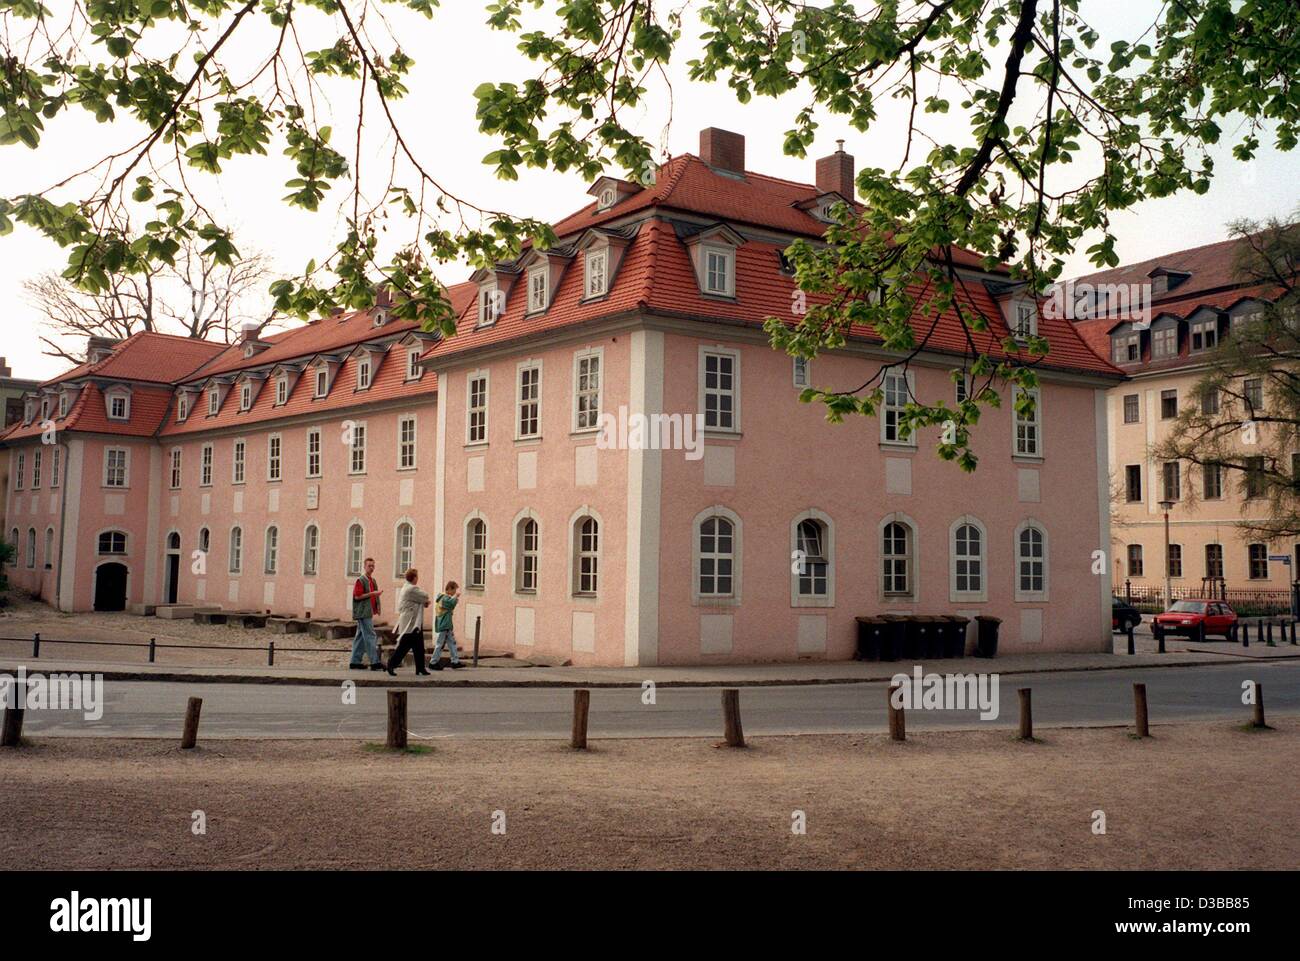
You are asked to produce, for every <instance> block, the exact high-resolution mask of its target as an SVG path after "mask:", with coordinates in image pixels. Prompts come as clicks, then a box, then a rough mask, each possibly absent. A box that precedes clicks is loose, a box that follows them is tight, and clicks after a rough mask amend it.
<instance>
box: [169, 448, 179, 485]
mask: <svg viewBox="0 0 1300 961" xmlns="http://www.w3.org/2000/svg"><path fill="white" fill-rule="evenodd" d="M180 487H181V449H180V448H179V447H173V448H172V477H171V488H172V490H180Z"/></svg>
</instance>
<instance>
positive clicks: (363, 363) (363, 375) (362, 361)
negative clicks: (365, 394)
mask: <svg viewBox="0 0 1300 961" xmlns="http://www.w3.org/2000/svg"><path fill="white" fill-rule="evenodd" d="M369 386H370V358H369V357H360V358H358V359H357V390H365V389H366V388H368V387H369Z"/></svg>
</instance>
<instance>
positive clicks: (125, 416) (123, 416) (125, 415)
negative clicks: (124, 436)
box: [41, 391, 131, 420]
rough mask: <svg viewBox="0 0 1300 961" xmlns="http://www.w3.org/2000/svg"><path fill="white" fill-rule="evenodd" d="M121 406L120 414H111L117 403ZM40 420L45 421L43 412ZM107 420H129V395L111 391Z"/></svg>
mask: <svg viewBox="0 0 1300 961" xmlns="http://www.w3.org/2000/svg"><path fill="white" fill-rule="evenodd" d="M119 402H120V403H121V404H122V413H120V414H115V413H113V408H114V406H115V405H116V404H118V403H119ZM41 419H42V420H44V419H45V411H44V410H42V411H41ZM108 419H109V420H130V419H131V395H130V394H128V393H126V392H125V391H113V392H112V393H110V394H109V395H108Z"/></svg>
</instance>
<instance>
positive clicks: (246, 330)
mask: <svg viewBox="0 0 1300 961" xmlns="http://www.w3.org/2000/svg"><path fill="white" fill-rule="evenodd" d="M250 340H251V341H256V340H257V324H255V323H253V322H252V321H248V322H246V323H244V324H242V325H240V328H239V341H238V343H239V344H240V346H243V345H244V344H247V343H248V342H249V341H250Z"/></svg>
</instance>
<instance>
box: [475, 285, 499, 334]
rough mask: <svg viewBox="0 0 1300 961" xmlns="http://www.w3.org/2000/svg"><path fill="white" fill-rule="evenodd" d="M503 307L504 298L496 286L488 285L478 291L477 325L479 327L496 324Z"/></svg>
mask: <svg viewBox="0 0 1300 961" xmlns="http://www.w3.org/2000/svg"><path fill="white" fill-rule="evenodd" d="M504 306H505V297H504V296H502V294H501V291H500V290H498V289H497V285H496V284H489V285H486V286H483V287H480V288H479V289H478V323H479V326H480V327H485V326H487V325H488V324H492V323H496V320H497V318H498V317H500V316H501V314H502V312H503V311H502V308H503V307H504Z"/></svg>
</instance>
